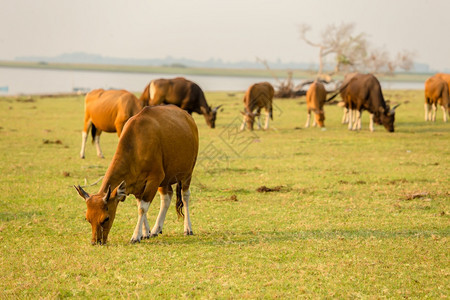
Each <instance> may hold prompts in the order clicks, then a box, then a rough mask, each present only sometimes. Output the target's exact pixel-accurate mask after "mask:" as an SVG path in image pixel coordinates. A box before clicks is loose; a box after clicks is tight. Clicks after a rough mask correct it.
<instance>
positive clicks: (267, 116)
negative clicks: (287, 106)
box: [264, 111, 270, 130]
mask: <svg viewBox="0 0 450 300" xmlns="http://www.w3.org/2000/svg"><path fill="white" fill-rule="evenodd" d="M269 119H270V112H269V111H266V124H265V125H264V130H267V129H269Z"/></svg>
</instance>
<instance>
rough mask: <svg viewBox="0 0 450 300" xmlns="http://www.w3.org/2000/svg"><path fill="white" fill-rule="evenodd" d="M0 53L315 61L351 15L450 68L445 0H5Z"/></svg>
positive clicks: (377, 36) (385, 38)
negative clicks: (321, 43) (304, 35)
mask: <svg viewBox="0 0 450 300" xmlns="http://www.w3.org/2000/svg"><path fill="white" fill-rule="evenodd" d="M1 4H2V8H1V10H0V60H13V59H15V58H16V57H19V56H57V55H60V54H63V53H73V52H86V53H92V54H100V55H102V56H105V57H117V58H136V59H152V58H165V57H167V56H172V57H175V58H181V57H183V58H188V59H195V60H201V61H205V60H208V59H210V58H217V59H218V58H220V59H222V60H224V61H227V62H237V61H242V60H247V61H255V59H256V57H259V58H263V59H267V60H270V61H275V60H278V59H280V60H281V61H283V62H290V61H294V62H305V63H317V61H318V59H317V56H318V50H317V49H316V48H313V47H311V46H309V45H307V44H306V43H304V42H303V41H301V40H300V38H299V25H300V24H302V23H306V24H308V25H310V26H311V31H310V32H309V35H308V36H309V37H310V39H312V40H318V39H319V36H320V34H321V32H322V31H323V30H324V29H325V27H326V26H327V25H329V24H341V23H354V24H355V33H360V32H364V33H365V34H367V37H368V40H369V41H370V43H371V45H372V46H374V47H376V48H384V49H385V50H386V51H388V52H389V53H390V55H391V56H394V55H395V54H396V53H398V52H400V51H410V52H413V53H414V54H415V57H414V61H415V62H418V63H425V64H428V65H429V66H430V68H432V69H433V70H437V71H442V70H444V69H450V39H449V33H450V26H448V25H447V24H446V23H445V21H446V20H447V19H448V14H449V13H450V1H448V0H420V1H419V0H377V1H373V0H371V1H368V0H321V1H311V0H309V1H305V0H300V1H294V0H286V1H284V0H281V1H267V0H260V1H258V0H244V1H237V0H231V1H211V0H210V1H207V0H169V1H149V0H133V1H129V0H128V1H125V0H114V1H111V0H95V1H93V0H77V1H68V0H42V1H31V0H14V1H2V3H1Z"/></svg>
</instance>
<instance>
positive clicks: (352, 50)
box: [299, 23, 367, 75]
mask: <svg viewBox="0 0 450 300" xmlns="http://www.w3.org/2000/svg"><path fill="white" fill-rule="evenodd" d="M354 28H355V25H354V24H353V23H342V24H341V25H334V24H332V25H328V26H327V27H326V29H325V30H324V31H323V32H322V35H321V41H320V42H313V41H311V40H310V39H309V38H307V36H306V34H307V32H308V31H310V29H311V27H310V26H309V25H307V24H302V25H300V28H299V31H300V39H301V40H303V41H304V42H306V43H307V44H308V45H310V46H313V47H317V48H319V71H318V74H319V75H321V74H323V73H324V59H325V57H327V56H329V55H334V56H335V58H336V65H335V67H334V72H339V71H340V70H341V69H342V67H343V66H346V67H348V66H354V65H356V64H358V63H359V62H360V61H361V60H362V59H363V58H364V57H365V55H366V49H367V40H366V37H365V34H364V33H360V34H356V35H354V34H353V31H354ZM334 72H333V73H334ZM330 75H332V74H330Z"/></svg>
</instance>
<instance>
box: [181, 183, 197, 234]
mask: <svg viewBox="0 0 450 300" xmlns="http://www.w3.org/2000/svg"><path fill="white" fill-rule="evenodd" d="M190 195H191V192H190V191H189V186H188V187H187V188H185V187H183V188H182V193H181V199H182V201H183V213H184V235H193V234H194V233H193V232H192V224H191V217H190V216H189V197H190Z"/></svg>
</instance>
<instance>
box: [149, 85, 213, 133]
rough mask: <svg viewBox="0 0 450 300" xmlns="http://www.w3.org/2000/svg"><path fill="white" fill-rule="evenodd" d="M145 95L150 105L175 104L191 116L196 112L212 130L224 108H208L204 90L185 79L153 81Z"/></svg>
mask: <svg viewBox="0 0 450 300" xmlns="http://www.w3.org/2000/svg"><path fill="white" fill-rule="evenodd" d="M144 94H147V95H149V97H150V100H149V105H160V104H174V105H176V106H178V107H180V108H182V109H184V110H185V111H187V112H188V113H189V114H192V113H193V112H196V113H198V114H201V115H203V116H204V117H205V120H206V124H208V126H209V127H211V128H214V127H215V126H216V115H217V110H218V109H219V108H220V107H221V106H222V105H219V106H217V107H215V108H211V107H210V106H208V103H207V102H206V98H205V94H204V93H203V90H202V89H201V88H200V87H199V86H198V85H197V84H196V83H195V82H192V81H190V80H187V79H185V78H183V77H177V78H173V79H164V78H163V79H155V80H152V81H151V82H150V83H149V84H148V85H147V87H146V88H145V91H144Z"/></svg>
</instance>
